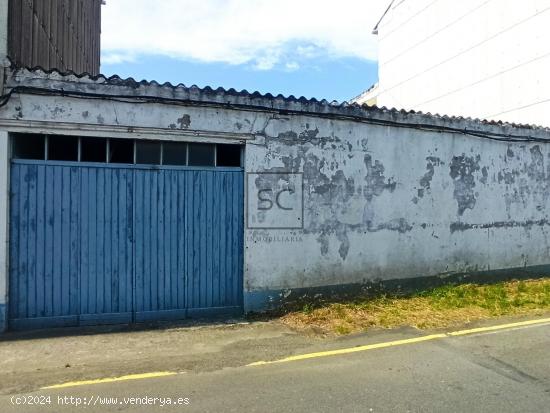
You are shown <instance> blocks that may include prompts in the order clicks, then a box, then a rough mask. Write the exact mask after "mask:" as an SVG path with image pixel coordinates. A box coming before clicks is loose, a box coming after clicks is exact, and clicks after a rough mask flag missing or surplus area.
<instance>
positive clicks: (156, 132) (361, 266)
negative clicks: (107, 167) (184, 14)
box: [0, 71, 550, 310]
mask: <svg viewBox="0 0 550 413" xmlns="http://www.w3.org/2000/svg"><path fill="white" fill-rule="evenodd" d="M49 76H50V78H51V80H50V81H45V80H44V79H43V78H41V76H39V75H36V76H35V78H32V79H30V78H29V79H26V75H25V73H24V71H23V72H20V73H19V75H18V76H15V77H13V78H12V79H10V80H9V81H8V82H9V86H10V87H14V86H17V85H20V86H21V85H27V86H37V87H38V86H39V87H42V88H48V87H52V88H61V87H62V88H63V90H64V94H65V96H37V95H36V96H35V95H30V94H27V93H25V92H22V93H17V94H14V95H13V97H12V99H11V100H10V101H9V102H8V104H7V105H6V106H4V107H3V108H0V128H3V129H4V130H9V131H25V130H28V131H39V132H44V133H46V132H47V133H65V134H74V133H75V130H76V129H78V133H79V134H80V135H92V136H93V135H97V136H112V137H132V138H149V139H174V140H194V141H206V142H209V141H221V142H241V143H243V144H244V145H245V172H246V175H247V176H246V183H245V187H246V189H247V194H246V199H243V203H245V205H246V213H245V215H246V223H245V225H246V230H245V239H244V247H245V255H244V297H245V308H246V309H247V310H254V309H265V308H269V307H270V306H273V305H278V304H279V303H280V301H281V300H283V301H284V299H285V298H286V297H287V296H288V295H289V294H291V293H292V292H293V291H296V290H298V291H300V290H301V289H304V288H306V289H307V288H316V287H324V286H335V285H339V286H343V285H348V284H356V283H368V282H369V281H379V280H395V279H398V280H399V279H415V278H422V277H427V276H448V275H451V274H462V273H471V272H478V271H492V270H500V269H518V268H525V267H535V268H537V271H538V270H539V269H540V268H541V267H537V266H545V265H546V266H547V264H548V258H549V256H548V254H549V248H550V243H549V235H550V233H549V230H550V216H549V213H548V211H549V210H550V209H549V207H550V205H549V198H550V186H549V182H550V144H549V143H546V142H545V141H544V140H546V141H548V140H550V131H549V130H548V129H541V128H518V127H513V126H510V125H502V126H499V125H498V124H488V123H482V122H475V121H469V120H459V119H450V118H439V117H433V116H427V115H420V114H406V113H401V112H396V111H382V110H378V109H372V110H370V109H360V108H357V107H333V106H331V105H329V104H328V103H326V104H325V103H319V102H302V101H296V100H288V101H286V100H283V99H279V98H275V99H271V98H267V97H261V96H256V97H255V96H254V95H249V96H241V95H239V94H236V95H235V94H233V95H232V94H231V93H224V92H220V91H212V90H200V89H198V88H194V89H193V88H192V89H184V88H179V89H178V88H174V89H173V88H170V87H163V86H160V85H157V84H154V85H153V84H152V85H149V86H146V85H138V84H135V83H128V84H126V83H125V82H124V81H120V80H119V81H116V85H109V84H106V83H105V81H104V80H103V79H98V80H93V81H92V80H86V79H83V80H79V81H77V79H76V78H75V77H73V76H69V77H67V78H63V77H60V76H57V75H49ZM71 91H79V92H87V93H101V94H109V93H110V94H114V95H128V96H133V97H134V98H135V97H139V96H140V95H141V94H143V95H144V96H158V97H159V98H160V97H166V98H169V99H181V100H183V101H186V102H187V103H182V104H169V103H164V104H162V103H159V102H155V103H131V102H121V101H119V100H120V99H119V100H118V101H113V100H108V99H101V100H99V99H83V98H75V97H69V96H68V95H69V94H70V93H71ZM190 100H191V102H190ZM193 102H194V103H193ZM183 119H185V122H183V121H182V120H183ZM416 125H423V126H422V128H421V129H418V127H417V126H416ZM441 128H454V129H455V130H456V132H452V131H442V130H441ZM464 130H470V131H472V134H464V133H462V132H461V131H464ZM487 133H490V134H492V136H491V137H490V138H489V137H482V136H475V135H483V134H487ZM499 136H500V137H499ZM495 139H502V141H499V140H495ZM522 139H523V140H524V141H523V142H519V141H518V140H522ZM544 268H546V267H544Z"/></svg>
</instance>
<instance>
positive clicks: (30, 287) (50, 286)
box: [10, 165, 79, 319]
mask: <svg viewBox="0 0 550 413" xmlns="http://www.w3.org/2000/svg"><path fill="white" fill-rule="evenodd" d="M77 182H78V171H77V170H74V169H72V168H70V167H56V168H53V169H51V170H49V171H48V173H46V170H45V167H44V166H41V165H15V166H14V167H13V168H12V173H11V185H12V186H11V188H12V203H11V213H10V215H11V216H10V226H11V241H12V244H11V254H10V255H11V267H10V268H11V270H10V286H11V287H12V288H10V291H11V292H10V297H12V298H15V299H11V300H10V302H11V304H12V305H11V307H10V311H11V313H10V314H11V318H14V319H27V318H41V317H63V316H69V315H74V314H77V310H78V309H77V306H76V303H77V299H76V297H75V295H74V294H75V291H77V283H78V262H77V257H78V247H79V246H78V242H77V239H78V225H77V221H76V213H75V211H76V210H77V209H78V197H77V196H74V195H73V194H74V192H73V190H74V187H73V185H76V183H77ZM54 194H55V196H54Z"/></svg>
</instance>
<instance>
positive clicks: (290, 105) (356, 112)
mask: <svg viewBox="0 0 550 413" xmlns="http://www.w3.org/2000/svg"><path fill="white" fill-rule="evenodd" d="M6 87H7V88H8V89H10V88H17V87H35V88H40V89H42V90H51V91H52V92H53V91H54V90H58V91H60V90H61V91H64V92H67V93H70V92H75V93H78V92H82V91H85V92H86V93H88V94H96V95H98V96H99V95H105V96H106V97H109V96H113V97H124V98H137V99H139V98H161V99H169V100H172V101H181V102H190V103H191V102H197V103H204V104H208V103H213V104H222V105H235V106H237V107H238V106H247V107H257V108H262V109H269V110H281V111H295V112H310V113H311V112H314V113H317V114H319V115H339V116H343V117H350V118H363V119H372V118H373V117H374V115H377V116H378V117H380V118H383V119H384V120H395V121H404V122H407V123H411V124H412V123H417V124H418V123H427V124H433V125H443V124H445V125H451V126H453V127H454V128H455V129H456V128H467V127H472V126H475V125H477V126H480V127H481V126H483V127H495V128H499V129H500V130H501V131H502V129H503V128H514V129H523V130H525V129H529V130H532V131H540V132H544V133H550V129H549V128H547V127H543V126H538V125H526V124H516V123H509V122H502V121H496V120H485V119H478V118H470V117H462V116H447V115H440V114H432V113H429V112H428V113H423V112H418V111H414V110H403V109H401V110H400V109H396V108H387V107H385V106H382V107H378V106H369V105H366V104H363V105H360V104H357V103H348V102H346V101H344V102H337V101H332V102H330V101H328V100H326V99H321V100H319V99H316V98H305V97H304V96H301V97H295V96H293V95H290V96H283V95H282V94H278V95H273V94H271V93H265V94H262V93H260V92H257V91H256V92H249V91H247V90H241V91H237V90H236V89H233V88H230V89H225V88H222V87H218V88H215V89H214V88H212V87H210V86H206V87H203V88H201V87H199V86H196V85H192V86H186V85H184V84H183V83H179V84H177V85H174V84H172V83H170V82H165V83H162V84H161V83H159V82H157V81H155V80H152V81H148V80H140V81H137V80H135V79H134V78H132V77H129V78H125V79H124V78H121V77H120V76H117V75H113V76H105V75H101V74H100V75H97V76H92V75H90V74H88V73H81V74H77V73H75V72H72V71H67V72H61V71H59V70H57V69H51V70H46V69H44V68H42V67H33V68H25V67H17V66H15V65H13V64H12V66H11V73H10V74H8V77H7V81H6Z"/></svg>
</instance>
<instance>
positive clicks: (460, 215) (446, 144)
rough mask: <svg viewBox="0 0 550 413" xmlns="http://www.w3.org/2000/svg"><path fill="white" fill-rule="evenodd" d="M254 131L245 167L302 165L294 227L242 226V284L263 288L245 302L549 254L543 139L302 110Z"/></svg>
mask: <svg viewBox="0 0 550 413" xmlns="http://www.w3.org/2000/svg"><path fill="white" fill-rule="evenodd" d="M265 132H266V136H265V138H264V139H261V140H258V141H255V142H250V143H249V144H248V145H247V152H246V153H247V162H246V169H247V171H249V172H250V171H262V172H269V171H289V172H303V174H304V197H303V199H304V212H305V214H304V229H303V230H273V229H270V230H248V231H247V238H246V257H245V264H246V274H245V285H246V288H247V290H248V291H257V290H261V289H265V288H267V289H269V290H272V292H270V293H268V294H267V295H266V294H263V293H261V292H259V293H257V294H252V295H251V296H250V301H249V305H250V306H255V305H262V301H265V300H266V299H274V298H276V297H273V291H274V292H275V293H276V292H277V291H281V290H283V291H282V293H283V294H287V293H288V292H290V291H288V290H292V289H294V288H303V287H316V286H326V285H336V284H347V283H361V282H365V281H375V280H390V279H398V278H409V277H422V276H428V275H440V274H452V273H463V272H470V271H484V270H491V269H503V268H514V267H523V266H529V265H541V264H547V263H548V260H549V258H548V251H549V250H548V248H549V246H550V244H549V243H548V234H549V226H548V225H549V224H550V221H549V220H548V209H547V206H548V198H549V195H550V187H549V183H550V180H549V179H550V163H549V161H550V151H549V149H550V148H549V145H548V144H544V143H543V144H540V143H536V144H535V143H533V144H526V143H506V142H496V141H492V140H489V139H484V138H477V137H471V136H464V135H459V134H450V133H435V132H425V131H418V130H415V129H407V128H394V127H381V126H372V125H365V124H361V123H356V122H345V121H337V122H334V121H330V120H323V119H312V118H308V117H304V116H297V117H290V118H287V119H279V120H274V121H271V122H270V123H269V125H268V127H267V128H266V130H265ZM250 194H251V192H250V191H249V196H250ZM249 203H250V201H249ZM249 213H250V212H249ZM284 290H287V291H284Z"/></svg>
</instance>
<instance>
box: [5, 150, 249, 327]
mask: <svg viewBox="0 0 550 413" xmlns="http://www.w3.org/2000/svg"><path fill="white" fill-rule="evenodd" d="M11 192H12V195H11V203H10V292H9V294H10V298H9V303H10V304H9V305H10V307H9V312H10V314H9V318H10V325H11V327H12V328H35V327H45V326H66V325H89V324H101V323H105V324H107V323H109V324H110V323H121V322H131V321H147V320H154V319H176V318H184V317H186V316H195V315H209V314H211V313H220V312H225V311H226V310H227V311H233V312H234V311H235V310H237V311H238V310H239V308H241V306H242V262H241V261H242V238H243V227H242V225H243V202H242V200H243V174H242V171H241V170H236V169H234V170H228V169H222V168H216V169H215V168H205V169H198V168H194V169H191V168H189V169H178V168H159V169H156V168H147V167H144V168H142V167H139V166H136V167H128V166H127V165H120V166H117V165H108V166H102V165H97V164H79V165H75V164H74V163H64V162H44V161H20V160H17V161H13V163H12V170H11Z"/></svg>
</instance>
